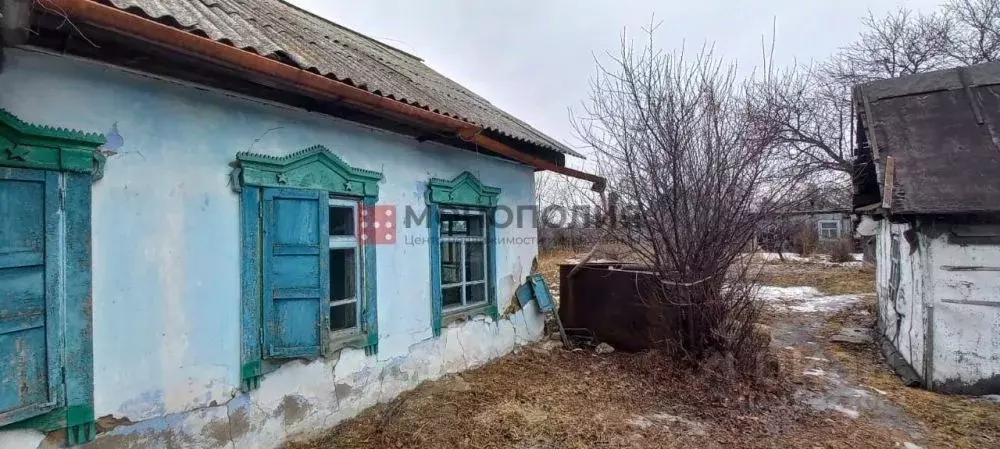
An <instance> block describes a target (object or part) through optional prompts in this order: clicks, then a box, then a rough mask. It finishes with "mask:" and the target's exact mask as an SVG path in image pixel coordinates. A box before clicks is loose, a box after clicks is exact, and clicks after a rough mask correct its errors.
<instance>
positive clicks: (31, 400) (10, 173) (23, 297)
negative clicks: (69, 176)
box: [0, 168, 62, 425]
mask: <svg viewBox="0 0 1000 449" xmlns="http://www.w3.org/2000/svg"><path fill="white" fill-rule="evenodd" d="M58 209H59V184H58V174H56V173H54V172H46V171H39V170H18V169H2V168H0V425H4V424H8V423H11V422H15V421H20V420H22V419H25V418H28V417H31V416H35V415H39V414H42V413H45V412H47V411H49V410H52V409H54V408H55V407H57V406H58V405H60V403H61V402H62V397H61V395H62V375H61V365H60V357H59V345H60V344H61V336H60V335H59V334H58V332H59V331H58V330H59V328H60V326H59V324H60V317H59V316H58V315H59V308H58V304H57V301H58V293H57V288H56V286H57V285H58V284H57V282H58V275H59V270H58V264H57V260H58V252H57V251H58V236H59V234H58V233H59V222H58Z"/></svg>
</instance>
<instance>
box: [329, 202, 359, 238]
mask: <svg viewBox="0 0 1000 449" xmlns="http://www.w3.org/2000/svg"><path fill="white" fill-rule="evenodd" d="M356 221H357V220H356V219H355V217H354V208H351V207H344V206H330V235H340V236H351V235H354V223H355V222H356Z"/></svg>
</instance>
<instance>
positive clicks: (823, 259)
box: [756, 253, 865, 268]
mask: <svg viewBox="0 0 1000 449" xmlns="http://www.w3.org/2000/svg"><path fill="white" fill-rule="evenodd" d="M756 256H757V258H758V259H760V260H763V261H765V262H774V261H778V262H780V261H781V257H782V256H783V257H784V258H785V261H786V262H798V263H815V264H820V265H824V266H831V267H855V268H861V267H862V266H863V262H862V261H863V260H864V259H865V255H864V254H861V253H855V254H851V257H853V258H854V261H853V262H840V263H837V262H830V255H829V254H814V255H812V256H809V257H802V256H800V255H798V254H797V253H781V256H779V255H778V253H756Z"/></svg>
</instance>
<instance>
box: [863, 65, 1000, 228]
mask: <svg viewBox="0 0 1000 449" xmlns="http://www.w3.org/2000/svg"><path fill="white" fill-rule="evenodd" d="M855 101H856V102H857V104H858V106H859V108H858V110H859V115H860V117H861V118H862V124H863V126H864V129H863V130H862V131H863V133H864V134H863V135H865V136H866V137H867V143H868V146H867V147H864V145H863V143H862V146H863V148H862V154H859V156H860V157H861V158H864V157H865V156H867V154H863V152H864V151H870V155H871V156H874V157H875V162H876V164H877V165H878V167H879V176H878V180H879V181H878V182H879V183H880V187H881V189H880V190H881V192H882V196H883V203H882V204H883V206H884V207H885V206H888V207H887V208H888V209H889V210H890V211H891V212H892V213H898V214H957V213H982V212H998V211H1000V63H989V64H981V65H975V66H968V67H960V68H954V69H947V70H940V71H935V72H929V73H925V74H919V75H913V76H907V77H902V78H895V79H888V80H880V81H874V82H870V83H866V84H863V85H860V86H858V87H857V88H856V89H855ZM869 148H870V149H869ZM889 157H892V159H893V161H892V164H891V165H892V169H891V170H889V171H890V172H891V173H887V171H886V170H887V168H886V167H887V160H888V159H887V158H889ZM887 183H888V185H886V184H887ZM886 196H888V198H886Z"/></svg>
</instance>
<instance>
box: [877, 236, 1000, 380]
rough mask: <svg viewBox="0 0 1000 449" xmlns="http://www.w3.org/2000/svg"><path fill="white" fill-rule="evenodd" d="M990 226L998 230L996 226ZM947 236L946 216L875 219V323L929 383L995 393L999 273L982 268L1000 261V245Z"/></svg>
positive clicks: (999, 358) (999, 362) (999, 352)
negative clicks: (940, 219)
mask: <svg viewBox="0 0 1000 449" xmlns="http://www.w3.org/2000/svg"><path fill="white" fill-rule="evenodd" d="M992 229H993V230H994V232H997V233H1000V225H998V226H995V227H993V228H992ZM986 231H988V229H981V230H980V232H986ZM907 235H912V236H913V237H911V238H907ZM951 235H952V232H950V231H949V225H947V224H944V223H934V224H928V223H924V224H922V225H921V226H920V227H914V226H913V225H911V224H909V223H889V222H888V220H883V221H881V222H880V224H879V234H878V244H877V253H878V260H879V264H878V271H877V274H876V284H877V291H878V294H879V304H878V311H879V329H880V330H881V331H882V332H883V334H884V335H885V337H886V338H887V339H888V340H889V341H890V342H891V343H892V344H893V346H895V348H896V349H897V351H898V352H899V353H900V354H901V355H902V357H903V358H904V359H905V360H906V362H907V363H908V364H909V365H910V366H911V367H913V368H914V369H915V370H916V371H917V372H918V373H920V374H921V376H922V377H923V381H924V383H925V384H927V385H930V386H932V387H933V388H934V389H936V390H940V391H946V392H953V393H965V394H988V393H995V392H1000V381H998V379H1000V377H998V376H1000V276H996V273H995V272H993V271H991V270H988V269H982V268H980V267H995V266H1000V245H997V244H994V243H989V242H986V241H983V242H979V243H969V242H962V243H960V244H956V243H952V242H951V241H950V236H951ZM895 242H899V243H898V244H899V245H900V251H899V253H898V259H899V262H898V263H896V264H894V263H891V261H892V258H893V256H894V255H895V254H894V253H893V252H892V251H891V249H892V245H891V244H890V243H893V244H894V243H895ZM894 266H895V267H896V268H897V269H898V270H899V271H898V288H897V289H894V288H893V282H894V281H895V280H896V279H894V276H893V275H894V274H895V273H893V267H894Z"/></svg>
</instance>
